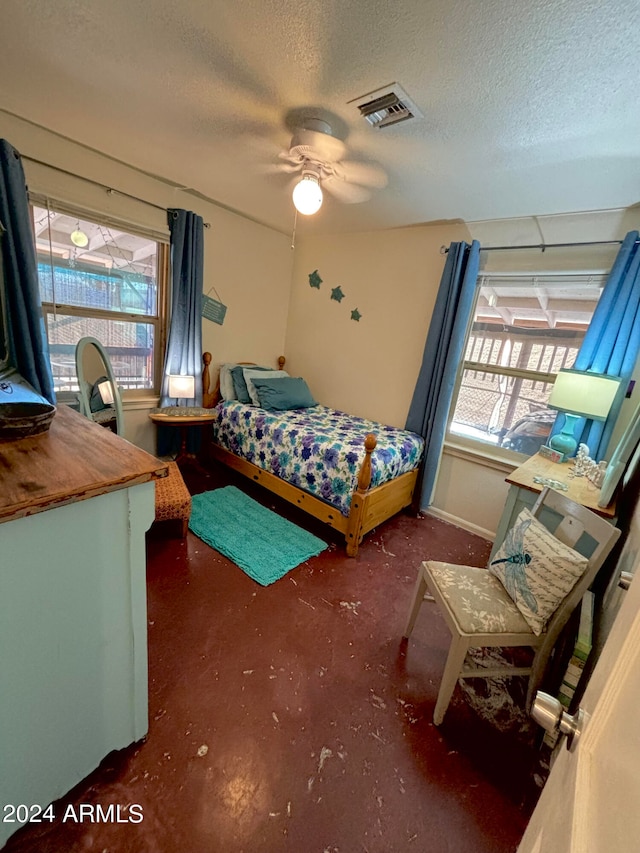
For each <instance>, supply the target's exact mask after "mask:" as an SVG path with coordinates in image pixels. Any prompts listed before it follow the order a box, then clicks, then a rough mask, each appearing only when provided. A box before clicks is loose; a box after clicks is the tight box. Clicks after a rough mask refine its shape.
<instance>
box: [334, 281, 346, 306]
mask: <svg viewBox="0 0 640 853" xmlns="http://www.w3.org/2000/svg"><path fill="white" fill-rule="evenodd" d="M344 296H345V295H344V293H343V292H342V288H341V287H340V285H338V286H337V287H334V288H332V290H331V298H332V299H335V300H336V302H342V300H343V299H344Z"/></svg>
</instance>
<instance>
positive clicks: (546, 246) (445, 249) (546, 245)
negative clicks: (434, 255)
mask: <svg viewBox="0 0 640 853" xmlns="http://www.w3.org/2000/svg"><path fill="white" fill-rule="evenodd" d="M638 242H640V241H638V240H636V243H638ZM612 243H617V244H618V245H619V246H620V245H621V244H622V240H589V241H588V242H586V243H534V244H532V245H530V246H480V251H481V252H504V251H509V250H511V249H540V251H542V252H544V250H545V249H565V248H569V247H571V246H607V245H611V244H612ZM448 251H449V247H448V246H440V254H441V255H446V254H447V252H448Z"/></svg>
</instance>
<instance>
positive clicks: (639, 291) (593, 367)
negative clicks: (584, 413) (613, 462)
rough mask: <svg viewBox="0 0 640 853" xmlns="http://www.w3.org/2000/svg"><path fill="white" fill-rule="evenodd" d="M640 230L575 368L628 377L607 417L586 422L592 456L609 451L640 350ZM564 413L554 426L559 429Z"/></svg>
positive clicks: (582, 429)
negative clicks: (608, 447) (604, 419)
mask: <svg viewBox="0 0 640 853" xmlns="http://www.w3.org/2000/svg"><path fill="white" fill-rule="evenodd" d="M638 240H639V234H638V232H637V231H629V233H628V234H627V236H626V237H625V238H624V240H623V241H622V246H621V247H620V251H619V252H618V255H617V257H616V260H615V263H614V265H613V267H612V269H611V272H610V273H609V277H608V278H607V283H606V284H605V287H604V290H603V291H602V296H601V297H600V300H599V301H598V304H597V306H596V310H595V311H594V313H593V317H592V319H591V323H590V324H589V328H588V329H587V333H586V335H585V336H584V340H583V342H582V345H581V347H580V351H579V352H578V355H577V357H576V362H575V365H574V367H575V369H576V370H586V371H592V372H593V373H605V374H607V375H608V376H620V377H621V378H622V382H621V383H620V388H619V390H618V395H617V397H616V399H615V400H614V403H613V406H612V407H611V411H610V412H609V417H608V418H607V420H606V421H604V422H602V421H591V420H585V419H584V418H583V419H582V421H581V424H580V426H578V427H576V437H578V435H580V438H579V439H578V441H579V442H580V443H583V444H586V445H588V447H589V455H590V456H591V458H592V459H597V460H600V459H602V458H603V457H604V455H605V454H606V452H607V446H608V444H609V441H610V440H611V434H612V432H613V429H614V427H615V423H616V420H617V419H618V415H619V414H620V408H621V406H622V402H623V400H624V396H625V394H626V391H627V387H628V385H629V380H630V378H631V374H632V373H633V368H634V366H635V363H636V360H637V358H638V353H639V352H640V248H639V242H638ZM563 422H564V415H563V414H560V415H559V416H558V418H557V419H556V422H555V424H554V426H553V429H552V434H555V433H557V432H559V430H560V428H561V426H562V423H563Z"/></svg>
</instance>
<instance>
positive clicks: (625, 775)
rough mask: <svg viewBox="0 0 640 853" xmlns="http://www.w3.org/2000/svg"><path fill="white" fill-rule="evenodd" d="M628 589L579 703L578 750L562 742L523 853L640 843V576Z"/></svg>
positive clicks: (630, 851) (601, 852)
mask: <svg viewBox="0 0 640 853" xmlns="http://www.w3.org/2000/svg"><path fill="white" fill-rule="evenodd" d="M634 558H635V559H634V562H635V564H636V569H637V567H638V564H639V563H640V560H639V559H638V554H637V553H636V554H635V555H634ZM637 573H638V574H639V575H640V570H637ZM623 595H624V600H623V602H622V606H621V607H620V611H619V613H618V615H617V617H616V620H615V622H614V625H613V628H612V630H611V634H610V635H609V638H608V640H607V642H606V643H605V646H604V648H603V650H602V654H601V656H600V659H599V661H598V663H597V665H596V667H595V669H594V671H593V675H592V676H591V679H590V681H589V684H588V686H587V689H586V690H585V694H584V697H583V700H582V703H581V705H582V707H583V708H584V710H585V711H586V714H587V718H586V721H585V725H584V728H583V731H582V734H581V736H580V738H579V740H578V743H577V744H576V746H575V750H574V751H573V752H569V751H568V750H567V749H566V745H564V744H563V746H562V747H561V750H560V753H559V754H558V756H557V758H556V761H555V763H554V765H553V768H552V770H551V773H550V774H549V778H548V780H547V784H546V785H545V787H544V789H543V791H542V795H541V797H540V800H539V801H538V804H537V806H536V808H535V811H534V813H533V815H532V817H531V821H530V823H529V826H528V827H527V830H526V832H525V834H524V837H523V839H522V841H521V843H520V846H519V847H518V853H609V851H611V853H635V851H638V850H640V713H639V711H640V577H636V578H635V579H634V580H633V581H632V583H631V585H630V587H629V589H628V591H627V592H625V593H623Z"/></svg>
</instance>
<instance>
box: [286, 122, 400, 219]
mask: <svg viewBox="0 0 640 853" xmlns="http://www.w3.org/2000/svg"><path fill="white" fill-rule="evenodd" d="M346 153H347V146H346V145H345V144H344V142H342V140H340V139H338V138H337V137H335V136H333V135H332V132H331V126H330V125H329V123H328V122H326V121H323V120H322V119H315V118H314V119H305V120H304V125H303V126H302V127H299V128H298V129H297V130H296V131H295V132H294V134H293V137H292V139H291V145H290V147H289V149H288V150H286V151H281V152H280V154H279V157H280V159H281V160H282V161H283V162H282V163H280V164H278V167H277V168H278V171H281V172H288V173H294V172H300V173H301V178H300V181H299V182H298V183H296V185H295V187H294V190H293V203H294V205H295V207H296V210H297V211H298V212H299V213H303V214H305V215H311V214H313V213H316V212H317V211H318V210H319V209H320V207H321V205H322V198H323V196H322V191H323V189H324V190H327V192H329V193H331V194H332V195H334V196H335V197H336V198H337V199H338V200H339V201H342V202H346V203H347V204H354V203H357V202H361V201H366V200H367V199H368V198H370V197H371V191H370V190H371V189H382V187H385V186H386V185H387V175H386V173H385V172H384V171H383V169H381V168H380V166H375V165H373V164H369V163H360V162H358V161H356V160H344V159H343V158H344V155H345V154H346Z"/></svg>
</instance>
